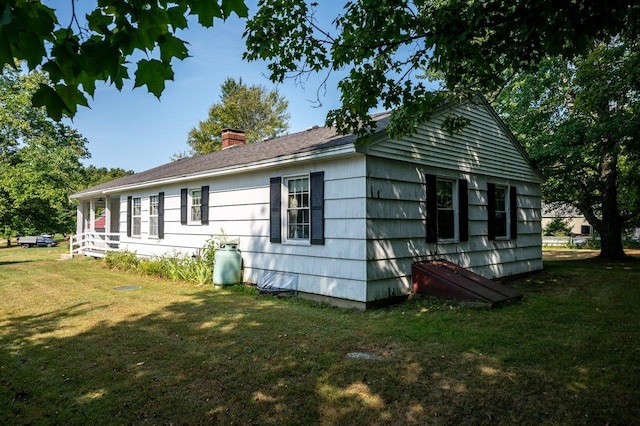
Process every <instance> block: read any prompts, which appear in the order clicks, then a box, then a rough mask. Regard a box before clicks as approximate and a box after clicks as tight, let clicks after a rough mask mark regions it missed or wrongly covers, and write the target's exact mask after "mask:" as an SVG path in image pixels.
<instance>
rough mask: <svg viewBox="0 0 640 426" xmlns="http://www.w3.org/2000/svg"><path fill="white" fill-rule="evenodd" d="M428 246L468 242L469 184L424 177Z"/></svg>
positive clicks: (429, 176)
mask: <svg viewBox="0 0 640 426" xmlns="http://www.w3.org/2000/svg"><path fill="white" fill-rule="evenodd" d="M425 183H426V196H427V199H426V213H427V214H426V228H427V242H428V243H437V242H438V241H447V242H455V241H467V240H468V239H469V212H468V204H469V202H468V194H467V188H468V184H467V181H466V180H464V179H457V180H456V179H446V178H443V179H441V178H438V177H436V176H435V175H425Z"/></svg>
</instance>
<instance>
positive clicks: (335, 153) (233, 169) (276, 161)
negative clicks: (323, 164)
mask: <svg viewBox="0 0 640 426" xmlns="http://www.w3.org/2000/svg"><path fill="white" fill-rule="evenodd" d="M355 153H358V150H357V148H356V147H355V145H354V144H353V143H349V144H346V145H340V146H337V147H333V148H325V149H320V150H314V151H308V152H303V153H297V154H291V155H286V156H282V157H276V158H269V159H265V160H261V161H256V162H252V163H248V164H239V165H235V166H229V167H223V168H220V169H215V170H205V171H201V172H197V173H189V174H184V175H181V176H172V177H167V178H162V179H155V180H149V181H144V182H138V183H132V184H128V185H120V186H115V187H112V188H104V189H100V190H95V191H89V192H78V193H76V194H72V195H71V196H70V197H69V198H71V199H82V198H91V197H92V196H96V195H109V194H113V193H117V192H125V191H129V190H132V189H141V188H149V187H153V186H159V185H165V184H173V183H180V182H189V181H193V180H198V179H205V178H210V177H216V176H224V175H230V174H235V173H246V172H250V171H253V170H258V169H266V168H272V167H277V166H283V165H288V164H291V163H294V162H295V163H299V162H301V161H313V160H319V159H325V158H330V157H339V156H344V155H349V154H355Z"/></svg>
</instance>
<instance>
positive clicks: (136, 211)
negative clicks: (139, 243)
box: [131, 197, 142, 237]
mask: <svg viewBox="0 0 640 426" xmlns="http://www.w3.org/2000/svg"><path fill="white" fill-rule="evenodd" d="M141 230H142V199H141V198H140V197H134V198H133V200H132V207H131V236H133V237H139V236H140V232H141Z"/></svg>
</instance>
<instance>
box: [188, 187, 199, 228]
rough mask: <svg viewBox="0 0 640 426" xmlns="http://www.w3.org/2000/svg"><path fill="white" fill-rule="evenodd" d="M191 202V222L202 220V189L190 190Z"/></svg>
mask: <svg viewBox="0 0 640 426" xmlns="http://www.w3.org/2000/svg"><path fill="white" fill-rule="evenodd" d="M189 195H190V203H189V211H190V212H191V213H190V215H189V221H190V222H200V221H201V220H202V191H201V190H200V189H192V190H190V191H189Z"/></svg>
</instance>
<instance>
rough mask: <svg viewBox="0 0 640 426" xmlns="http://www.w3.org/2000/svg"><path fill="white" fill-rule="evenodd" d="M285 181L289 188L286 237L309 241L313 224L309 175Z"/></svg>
mask: <svg viewBox="0 0 640 426" xmlns="http://www.w3.org/2000/svg"><path fill="white" fill-rule="evenodd" d="M285 183H286V188H287V201H286V203H287V206H286V208H287V214H286V221H287V223H286V227H285V229H286V230H287V231H286V232H287V237H286V238H287V240H303V241H308V240H309V235H310V225H311V220H310V219H311V214H310V213H311V212H310V209H309V178H308V177H307V176H305V177H295V178H287V179H285Z"/></svg>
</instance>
